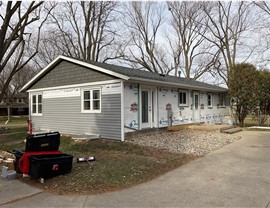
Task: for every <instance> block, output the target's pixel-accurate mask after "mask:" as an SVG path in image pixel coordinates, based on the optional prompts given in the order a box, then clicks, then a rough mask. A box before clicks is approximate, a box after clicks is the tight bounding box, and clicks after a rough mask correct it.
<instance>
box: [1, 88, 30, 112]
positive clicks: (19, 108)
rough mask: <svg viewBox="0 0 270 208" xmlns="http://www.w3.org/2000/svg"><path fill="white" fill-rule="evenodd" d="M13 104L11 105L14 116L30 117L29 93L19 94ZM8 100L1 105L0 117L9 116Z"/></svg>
mask: <svg viewBox="0 0 270 208" xmlns="http://www.w3.org/2000/svg"><path fill="white" fill-rule="evenodd" d="M12 100H13V102H12V103H11V105H10V113H11V115H12V116H22V115H28V114H29V111H28V106H29V105H28V96H27V93H18V94H17V95H16V96H14V98H12ZM6 103H7V102H6V100H5V99H3V100H2V102H1V103H0V116H7V115H8V105H7V104H6Z"/></svg>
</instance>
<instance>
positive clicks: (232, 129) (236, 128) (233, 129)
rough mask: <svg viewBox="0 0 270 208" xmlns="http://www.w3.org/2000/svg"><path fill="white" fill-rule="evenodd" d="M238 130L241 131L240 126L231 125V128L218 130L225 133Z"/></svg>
mask: <svg viewBox="0 0 270 208" xmlns="http://www.w3.org/2000/svg"><path fill="white" fill-rule="evenodd" d="M239 131H242V128H240V127H233V128H230V129H225V130H222V131H220V132H222V133H227V134H233V133H236V132H239Z"/></svg>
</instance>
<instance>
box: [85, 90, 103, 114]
mask: <svg viewBox="0 0 270 208" xmlns="http://www.w3.org/2000/svg"><path fill="white" fill-rule="evenodd" d="M93 90H99V93H100V94H99V95H100V99H99V100H100V109H99V110H93V109H92V108H93V98H92V96H93ZM84 91H91V93H90V110H84ZM81 113H101V88H84V89H81Z"/></svg>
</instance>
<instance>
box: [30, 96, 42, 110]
mask: <svg viewBox="0 0 270 208" xmlns="http://www.w3.org/2000/svg"><path fill="white" fill-rule="evenodd" d="M32 115H42V94H34V95H32Z"/></svg>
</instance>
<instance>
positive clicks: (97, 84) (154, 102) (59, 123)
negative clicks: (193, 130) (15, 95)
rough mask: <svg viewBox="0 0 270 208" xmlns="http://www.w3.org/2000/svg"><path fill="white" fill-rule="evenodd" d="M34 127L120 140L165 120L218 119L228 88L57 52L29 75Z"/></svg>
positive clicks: (176, 122)
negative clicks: (132, 132) (30, 77)
mask: <svg viewBox="0 0 270 208" xmlns="http://www.w3.org/2000/svg"><path fill="white" fill-rule="evenodd" d="M22 91H27V92H28V93H29V116H30V118H29V119H30V120H32V124H33V129H35V130H42V131H59V132H61V133H63V134H71V135H84V134H85V135H99V136H100V137H102V138H110V139H116V140H122V141H124V139H125V133H127V132H130V131H135V130H142V129H146V128H161V127H166V126H168V124H170V123H171V124H172V125H179V124H187V123H194V122H205V123H222V122H223V121H224V117H225V116H229V99H228V94H227V89H225V88H222V87H219V86H214V85H210V84H206V83H203V82H199V81H194V80H192V79H186V78H181V77H175V76H169V75H160V74H157V73H152V72H148V71H142V70H138V69H132V68H127V67H121V66H116V65H111V64H105V63H98V62H93V61H84V60H78V59H75V58H71V57H66V56H59V57H57V58H56V59H55V60H54V61H52V62H51V63H50V64H49V65H48V66H47V67H45V68H44V69H43V70H41V71H40V72H39V73H38V74H37V75H36V76H35V77H34V78H33V79H31V80H30V81H29V82H28V83H27V84H26V85H25V86H24V87H23V88H22Z"/></svg>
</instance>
